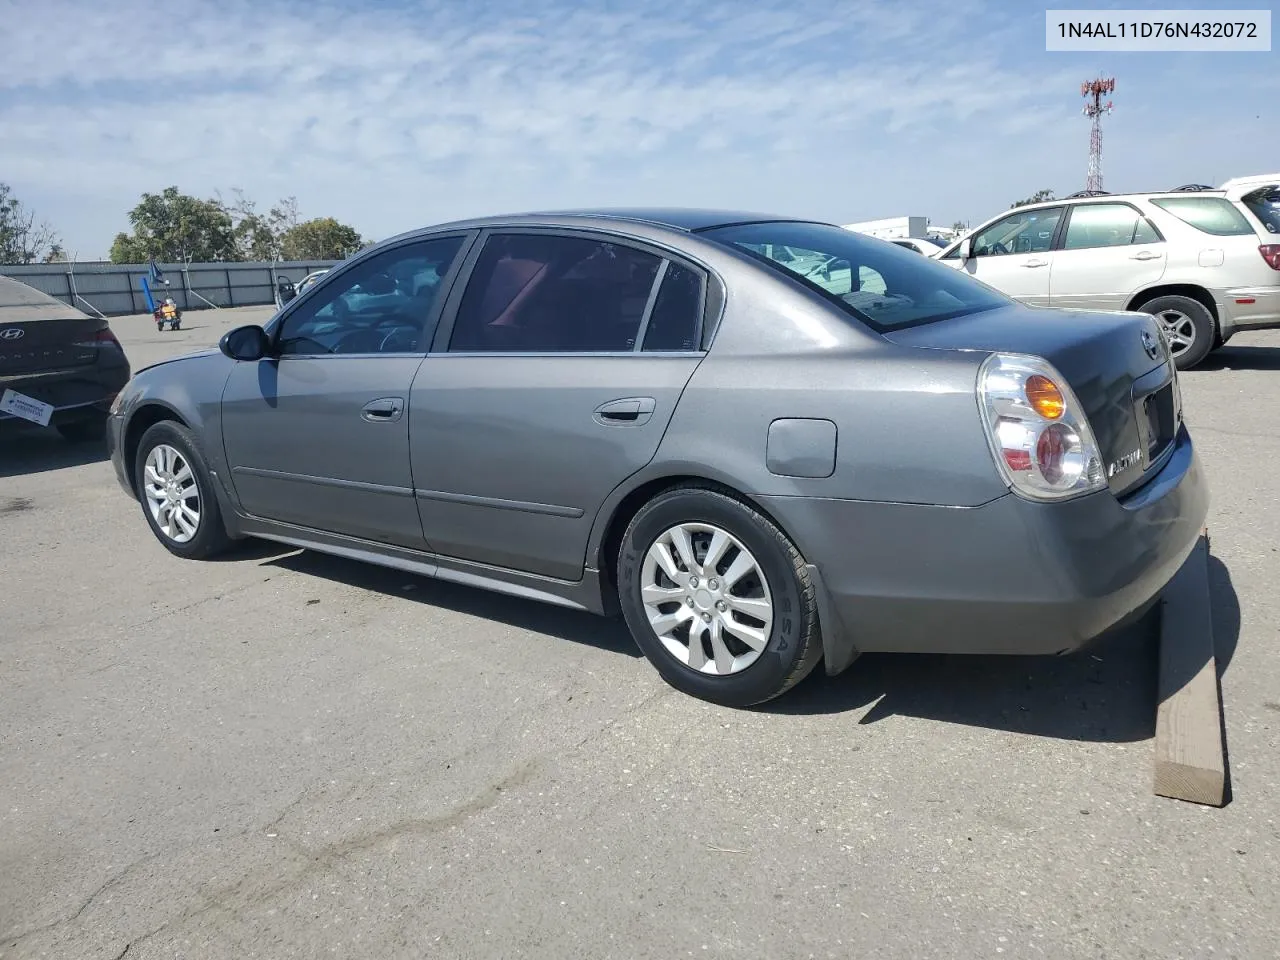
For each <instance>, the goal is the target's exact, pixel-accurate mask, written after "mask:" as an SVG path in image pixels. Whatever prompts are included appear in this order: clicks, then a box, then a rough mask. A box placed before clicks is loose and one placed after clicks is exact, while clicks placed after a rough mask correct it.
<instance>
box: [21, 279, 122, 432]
mask: <svg viewBox="0 0 1280 960" xmlns="http://www.w3.org/2000/svg"><path fill="white" fill-rule="evenodd" d="M128 380H129V361H128V360H127V359H126V358H125V355H124V350H123V349H122V348H121V346H120V341H118V340H117V339H116V336H115V334H114V333H112V332H111V326H110V324H108V323H107V321H106V320H102V319H100V318H98V317H91V316H89V315H88V314H85V313H82V312H80V311H79V310H77V309H75V308H74V307H69V306H67V305H66V304H65V303H63V302H62V301H61V300H58V299H57V298H55V297H51V296H49V295H48V294H45V293H42V292H41V291H39V290H37V289H35V288H34V287H31V286H29V285H27V284H25V283H21V282H19V281H17V280H14V279H13V278H11V277H0V424H3V423H4V422H6V421H14V420H27V421H31V422H33V423H38V424H40V425H41V426H46V427H49V426H52V427H53V428H55V429H56V430H57V431H58V432H59V433H60V434H62V436H63V437H65V438H66V439H67V440H71V441H74V442H83V441H91V440H101V439H102V437H103V433H104V430H105V428H106V423H107V410H108V408H109V407H110V405H111V402H112V401H113V400H114V399H115V397H116V394H117V393H119V391H120V389H121V388H122V387H123V386H124V385H125V383H127V382H128Z"/></svg>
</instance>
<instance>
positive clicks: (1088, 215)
mask: <svg viewBox="0 0 1280 960" xmlns="http://www.w3.org/2000/svg"><path fill="white" fill-rule="evenodd" d="M1159 239H1160V238H1159V237H1158V236H1157V235H1156V232H1155V230H1153V229H1152V227H1151V224H1149V223H1148V222H1147V218H1146V217H1144V216H1142V215H1141V214H1139V213H1138V211H1137V210H1135V209H1134V208H1133V207H1131V206H1129V205H1128V204H1127V203H1082V204H1080V205H1079V206H1077V207H1074V208H1073V209H1072V211H1071V219H1070V220H1069V221H1068V222H1067V232H1066V235H1065V238H1064V239H1063V241H1062V248H1063V249H1064V250H1087V249H1092V248H1095V247H1127V246H1130V245H1132V244H1135V243H1155V242H1157V241H1158V240H1159Z"/></svg>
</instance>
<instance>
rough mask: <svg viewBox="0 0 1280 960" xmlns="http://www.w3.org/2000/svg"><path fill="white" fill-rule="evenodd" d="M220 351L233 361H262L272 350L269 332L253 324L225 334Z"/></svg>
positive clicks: (220, 342)
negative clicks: (268, 337)
mask: <svg viewBox="0 0 1280 960" xmlns="http://www.w3.org/2000/svg"><path fill="white" fill-rule="evenodd" d="M218 349H219V350H221V351H222V352H223V353H224V354H225V355H226V356H228V357H230V358H231V359H232V360H247V361H252V360H261V359H262V358H263V357H265V356H266V355H267V353H268V352H269V350H270V349H271V341H270V340H268V339H267V331H265V330H263V329H262V328H261V327H260V326H258V325H257V324H256V323H252V324H249V325H248V326H244V327H236V328H235V329H234V330H228V331H227V332H226V333H224V334H223V335H222V339H221V340H219V341H218Z"/></svg>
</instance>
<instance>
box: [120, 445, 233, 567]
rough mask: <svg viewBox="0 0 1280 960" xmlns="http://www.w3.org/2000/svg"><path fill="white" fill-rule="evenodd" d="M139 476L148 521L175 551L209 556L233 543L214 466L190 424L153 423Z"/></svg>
mask: <svg viewBox="0 0 1280 960" xmlns="http://www.w3.org/2000/svg"><path fill="white" fill-rule="evenodd" d="M134 477H135V484H136V486H137V489H138V494H139V497H138V499H139V500H141V501H142V513H143V516H145V517H146V519H147V525H148V526H150V527H151V532H152V533H154V534H155V536H156V539H157V540H159V541H160V542H161V543H162V544H164V546H165V549H167V550H168V551H169V552H170V553H172V554H174V555H176V556H179V557H183V558H184V559H188V560H203V559H205V558H207V557H211V556H214V555H215V554H217V553H221V552H222V551H224V550H225V549H226V548H227V547H228V546H230V544H231V542H232V541H231V538H230V537H229V536H228V535H227V531H226V527H225V526H224V525H223V522H222V514H221V512H220V511H219V508H218V498H217V495H216V494H215V493H214V492H213V478H212V477H211V476H210V474H209V466H208V464H207V462H206V461H205V458H204V454H203V453H202V452H201V450H200V445H199V443H198V441H197V440H196V438H195V436H194V435H193V434H192V433H191V431H190V430H188V429H187V428H186V427H184V426H182V425H181V424H179V423H175V422H173V421H172V420H162V421H160V422H159V423H156V424H153V425H152V426H151V427H149V428H148V429H147V432H146V433H144V434H143V435H142V440H141V441H140V442H139V444H138V455H137V458H136V459H135V461H134Z"/></svg>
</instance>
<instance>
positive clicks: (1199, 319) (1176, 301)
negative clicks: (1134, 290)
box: [1138, 295, 1218, 370]
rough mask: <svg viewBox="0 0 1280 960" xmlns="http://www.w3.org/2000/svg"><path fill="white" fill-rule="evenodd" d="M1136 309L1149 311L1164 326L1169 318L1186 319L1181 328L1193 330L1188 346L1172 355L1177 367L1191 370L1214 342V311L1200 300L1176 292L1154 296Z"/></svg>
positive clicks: (1143, 311) (1144, 311)
mask: <svg viewBox="0 0 1280 960" xmlns="http://www.w3.org/2000/svg"><path fill="white" fill-rule="evenodd" d="M1138 310H1139V311H1141V312H1142V313H1149V314H1151V315H1152V316H1154V317H1155V318H1156V319H1157V320H1159V321H1160V323H1161V325H1162V326H1166V327H1167V324H1168V321H1169V320H1172V319H1174V318H1175V317H1178V318H1186V321H1188V322H1187V323H1184V324H1182V326H1183V327H1184V328H1185V327H1188V326H1189V327H1190V329H1191V330H1192V331H1194V335H1193V338H1192V341H1191V343H1190V345H1189V346H1187V347H1186V348H1185V349H1183V350H1182V351H1181V352H1175V353H1174V355H1173V362H1174V365H1175V366H1176V367H1177V368H1178V369H1179V370H1190V369H1191V368H1192V367H1194V366H1196V365H1197V364H1199V363H1200V362H1201V361H1202V360H1204V358H1205V357H1207V356H1208V355H1209V351H1210V350H1212V349H1213V348H1214V344H1215V343H1217V340H1218V331H1217V324H1216V323H1214V320H1213V314H1212V313H1210V312H1209V309H1208V308H1207V307H1206V306H1205V305H1204V304H1203V303H1201V302H1200V301H1199V300H1196V299H1194V298H1192V297H1182V296H1177V295H1169V296H1164V297H1155V298H1154V299H1152V300H1148V301H1147V302H1146V303H1144V304H1143V305H1142V306H1140V307H1138ZM1165 332H1166V336H1167V335H1168V333H1169V331H1168V330H1167V329H1166V331H1165Z"/></svg>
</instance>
